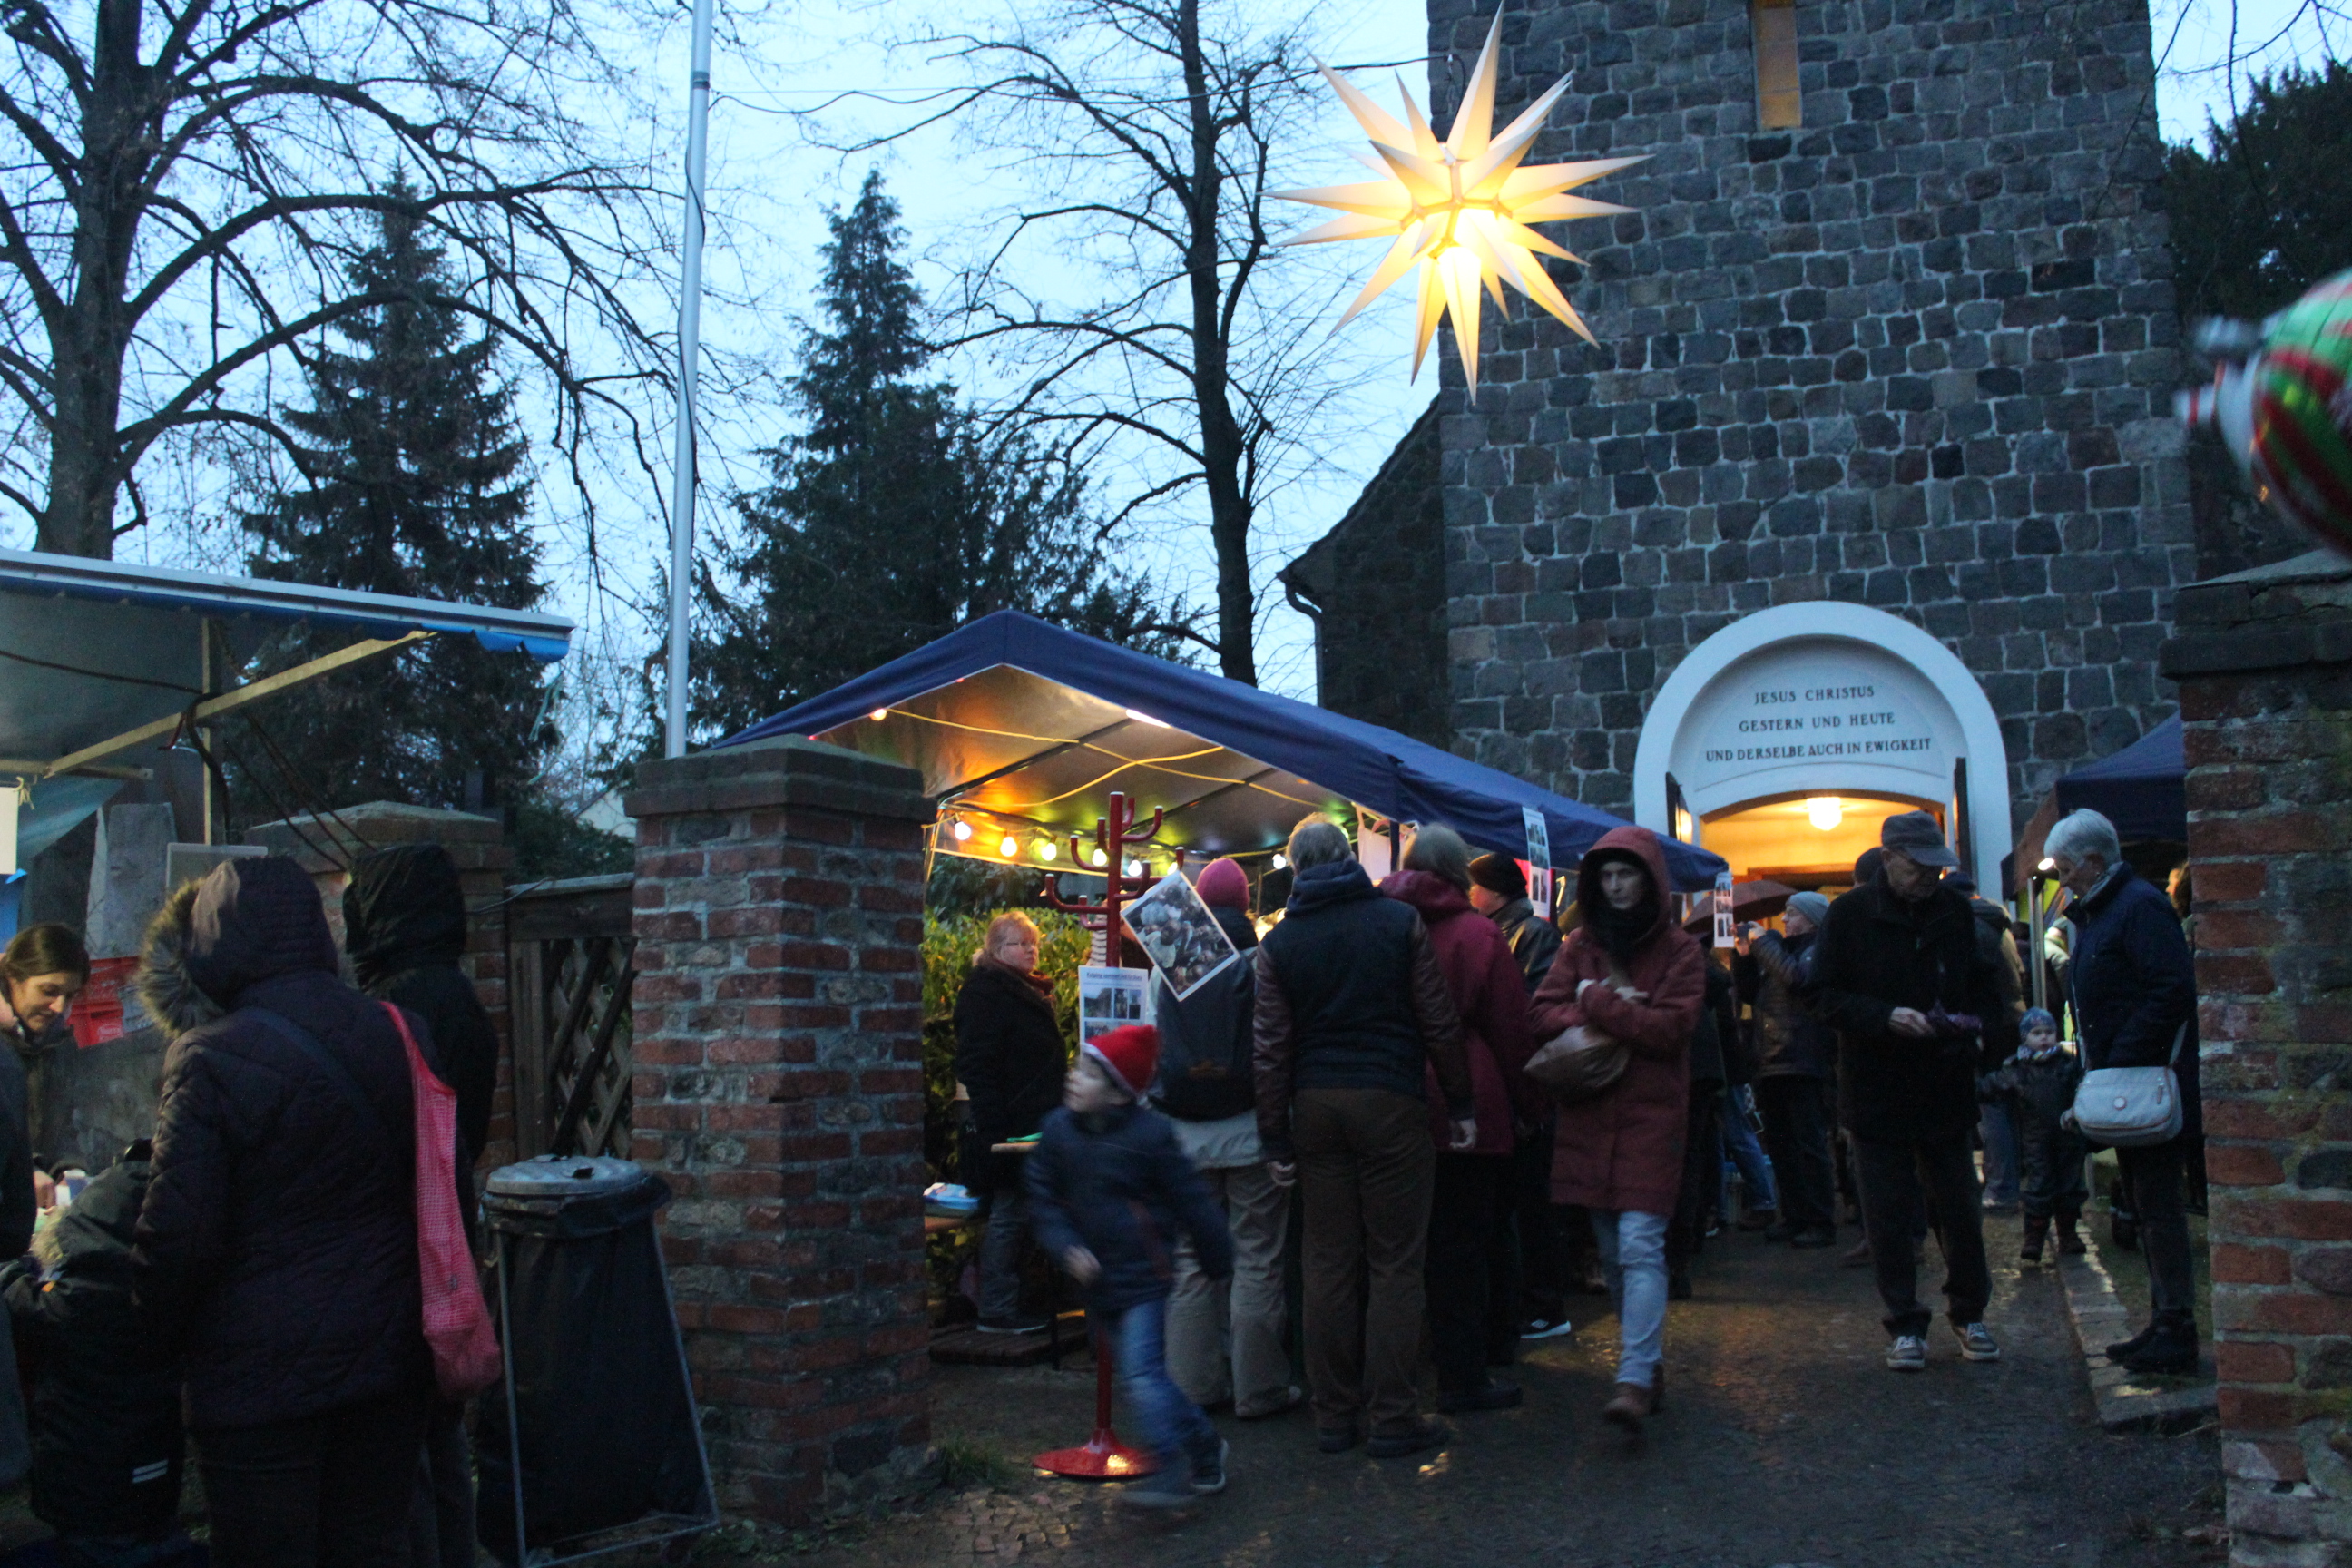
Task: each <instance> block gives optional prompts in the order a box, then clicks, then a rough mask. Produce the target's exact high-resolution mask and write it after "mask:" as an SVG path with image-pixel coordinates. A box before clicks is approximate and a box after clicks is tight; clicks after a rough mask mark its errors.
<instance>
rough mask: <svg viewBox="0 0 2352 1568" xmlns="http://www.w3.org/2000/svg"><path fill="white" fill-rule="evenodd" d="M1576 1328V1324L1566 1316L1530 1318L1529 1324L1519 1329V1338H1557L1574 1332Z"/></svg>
mask: <svg viewBox="0 0 2352 1568" xmlns="http://www.w3.org/2000/svg"><path fill="white" fill-rule="evenodd" d="M1575 1330H1576V1325H1575V1324H1574V1323H1571V1322H1570V1321H1568V1320H1567V1319H1566V1318H1529V1319H1528V1321H1527V1326H1526V1327H1525V1328H1523V1329H1521V1330H1520V1331H1519V1338H1521V1339H1523V1340H1556V1339H1559V1337H1560V1336H1561V1335H1563V1334H1568V1333H1573V1332H1574V1331H1575Z"/></svg>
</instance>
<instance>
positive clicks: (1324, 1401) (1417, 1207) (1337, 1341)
mask: <svg viewBox="0 0 2352 1568" xmlns="http://www.w3.org/2000/svg"><path fill="white" fill-rule="evenodd" d="M1291 1142H1292V1145H1293V1146H1294V1147H1295V1148H1296V1150H1297V1154H1298V1185H1299V1190H1300V1193H1301V1194H1302V1195H1303V1197H1304V1199H1305V1208H1306V1214H1305V1216H1304V1217H1305V1221H1306V1235H1305V1237H1304V1238H1303V1262H1304V1266H1305V1273H1306V1303H1305V1305H1306V1321H1305V1325H1304V1326H1305V1329H1306V1337H1307V1384H1308V1387H1309V1388H1310V1389H1311V1390H1312V1391H1313V1394H1314V1401H1315V1425H1316V1426H1318V1428H1320V1429H1322V1430H1324V1431H1338V1430H1344V1429H1347V1428H1350V1427H1354V1426H1357V1425H1358V1424H1359V1422H1360V1421H1369V1424H1370V1430H1371V1431H1372V1432H1373V1433H1374V1434H1376V1435H1377V1434H1381V1433H1384V1432H1395V1431H1399V1430H1402V1429H1403V1428H1406V1427H1409V1426H1412V1423H1413V1422H1414V1421H1415V1420H1417V1419H1418V1418H1419V1416H1420V1415H1421V1399H1420V1393H1419V1390H1418V1389H1417V1387H1416V1385H1415V1375H1414V1374H1415V1373H1416V1371H1417V1369H1418V1365H1419V1363H1420V1359H1421V1318H1422V1306H1423V1293H1422V1292H1423V1287H1422V1260H1423V1254H1424V1252H1425V1251H1426V1249H1427V1247H1428V1242H1429V1199H1430V1191H1431V1186H1432V1184H1433V1176H1434V1173H1435V1171H1436V1165H1437V1151H1436V1148H1435V1146H1434V1145H1433V1144H1432V1143H1431V1142H1430V1137H1429V1107H1428V1106H1427V1105H1426V1104H1425V1103H1424V1102H1423V1101H1422V1100H1420V1099H1418V1098H1416V1097H1408V1096H1405V1095H1402V1094H1392V1093H1390V1092H1389V1091H1387V1090H1385V1089H1301V1090H1299V1091H1298V1096H1297V1100H1296V1101H1295V1102H1294V1103H1293V1105H1292V1109H1291ZM1367 1286H1369V1289H1367V1288H1366V1287H1367Z"/></svg>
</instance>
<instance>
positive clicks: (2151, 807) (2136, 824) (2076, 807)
mask: <svg viewBox="0 0 2352 1568" xmlns="http://www.w3.org/2000/svg"><path fill="white" fill-rule="evenodd" d="M2188 774H2189V763H2188V759H2187V757H2186V755H2185V754H2184V752H2183V751H2182V747H2181V730H2180V719H2179V715H2178V714H2176V715H2174V716H2173V717H2172V718H2169V719H2167V720H2166V721H2164V722H2163V723H2161V724H2158V726H2157V727H2156V728H2155V729H2153V730H2150V731H2148V732H2147V734H2145V735H2142V736H2141V737H2140V738H2139V739H2138V740H2137V741H2134V742H2132V743H2131V744H2130V745H2128V746H2126V747H2125V748H2124V749H2123V750H2122V751H2120V752H2116V753H2115V754H2114V755H2113V756H2108V757H2102V758H2100V759H2099V760H2098V761H2097V762H2095V763H2092V764H2091V765H2090V766H2089V767H2086V768H2077V769H2075V770H2074V772H2073V773H2068V774H2066V775H2065V776H2064V777H2063V778H2061V779H2060V780H2059V781H2058V786H2057V792H2056V793H2057V796H2058V810H2059V811H2060V813H2061V814H2063V813H2065V812H2070V811H2082V810H2084V809H2086V808H2087V809H2089V810H2092V811H2095V812H2097V813H2099V814H2100V815H2101V816H2105V818H2106V819H2107V820H2108V821H2110V822H2112V823H2114V824H2115V825H2116V836H2117V837H2120V838H2122V839H2123V840H2124V842H2126V843H2127V844H2128V843H2131V842H2134V841H2135V840H2144V839H2151V838H2155V839H2162V840H2165V841H2166V842H2168V843H2172V844H2183V843H2186V842H2188V838H2189V790H2188V783H2187V780H2188Z"/></svg>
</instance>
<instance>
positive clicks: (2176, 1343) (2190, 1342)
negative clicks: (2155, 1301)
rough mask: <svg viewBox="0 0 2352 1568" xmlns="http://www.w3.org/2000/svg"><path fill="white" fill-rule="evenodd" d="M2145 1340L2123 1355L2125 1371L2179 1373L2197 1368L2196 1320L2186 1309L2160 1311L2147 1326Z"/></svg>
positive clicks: (2193, 1370)
mask: <svg viewBox="0 0 2352 1568" xmlns="http://www.w3.org/2000/svg"><path fill="white" fill-rule="evenodd" d="M2149 1326H2150V1328H2152V1329H2153V1330H2154V1332H2152V1333H2150V1334H2149V1335H2148V1337H2147V1343H2146V1344H2143V1345H2142V1346H2140V1347H2139V1349H2137V1350H2136V1351H2133V1352H2130V1353H2129V1354H2127V1355H2126V1356H2125V1357H2124V1358H2123V1364H2124V1367H2125V1369H2126V1370H2127V1371H2130V1372H2137V1373H2185V1372H2195V1371H2196V1370H2197V1320H2196V1318H2195V1317H2194V1316H2193V1315H2192V1314H2190V1313H2188V1312H2179V1311H2172V1312H2160V1313H2158V1315H2157V1320H2156V1321H2155V1322H2154V1323H2152V1324H2151V1325H2149Z"/></svg>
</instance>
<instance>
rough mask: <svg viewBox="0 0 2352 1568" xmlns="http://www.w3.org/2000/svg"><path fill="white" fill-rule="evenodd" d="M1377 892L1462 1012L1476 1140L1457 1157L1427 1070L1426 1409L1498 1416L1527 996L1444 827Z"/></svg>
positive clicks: (1509, 1310)
mask: <svg viewBox="0 0 2352 1568" xmlns="http://www.w3.org/2000/svg"><path fill="white" fill-rule="evenodd" d="M1381 892H1383V893H1385V894H1387V895H1388V896H1389V897H1390V898H1391V899H1395V900H1399V901H1400V902H1402V903H1407V904H1411V905H1412V907H1413V910H1415V911H1416V912H1417V913H1419V914H1420V916H1421V923H1422V924H1423V925H1424V926H1426V927H1427V928H1428V929H1429V942H1430V945H1431V946H1432V947H1433V948H1434V949H1436V952H1437V967H1438V969H1439V970H1440V971H1442V972H1443V973H1444V976H1445V989H1446V990H1447V991H1448V992H1449V993H1451V994H1452V995H1453V997H1454V1006H1455V1007H1456V1008H1457V1009H1458V1010H1459V1011H1460V1012H1461V1014H1462V1032H1463V1046H1464V1047H1465V1050H1466V1051H1467V1053H1468V1055H1469V1058H1470V1084H1471V1089H1472V1092H1473V1096H1474V1099H1475V1103H1476V1105H1477V1113H1478V1135H1477V1139H1476V1141H1475V1142H1473V1143H1472V1144H1471V1146H1470V1147H1469V1148H1467V1149H1463V1150H1456V1149H1455V1148H1454V1143H1453V1127H1452V1124H1451V1122H1449V1121H1448V1120H1447V1117H1446V1104H1445V1096H1444V1093H1443V1092H1442V1091H1441V1090H1440V1089H1439V1088H1438V1086H1437V1072H1436V1069H1435V1068H1431V1069H1429V1070H1428V1075H1427V1076H1428V1087H1427V1090H1426V1092H1427V1095H1428V1098H1429V1104H1430V1121H1429V1127H1430V1138H1431V1141H1432V1142H1434V1143H1435V1144H1436V1145H1437V1175H1436V1179H1435V1183H1434V1185H1433V1190H1432V1194H1431V1198H1430V1207H1429V1256H1428V1258H1427V1261H1426V1264H1425V1265H1424V1268H1425V1271H1426V1272H1425V1275H1424V1278H1425V1279H1426V1280H1427V1285H1428V1301H1429V1334H1430V1343H1431V1346H1432V1347H1433V1350H1434V1352H1435V1355H1436V1361H1437V1407H1438V1409H1440V1410H1443V1411H1445V1412H1447V1413H1448V1414H1458V1413H1460V1412H1464V1411H1471V1410H1507V1409H1509V1408H1510V1407H1511V1406H1513V1405H1517V1404H1518V1403H1519V1390H1518V1386H1517V1384H1510V1383H1498V1382H1496V1381H1495V1379H1494V1378H1493V1377H1492V1376H1491V1375H1490V1373H1488V1371H1487V1368H1488V1366H1489V1364H1490V1363H1491V1362H1493V1361H1494V1360H1496V1359H1497V1358H1502V1359H1507V1357H1508V1354H1509V1352H1511V1351H1513V1350H1514V1349H1515V1348H1516V1347H1517V1343H1518V1303H1517V1301H1516V1300H1511V1301H1507V1302H1505V1303H1502V1310H1499V1311H1498V1310H1492V1309H1493V1308H1494V1307H1495V1306H1496V1303H1495V1302H1494V1300H1493V1276H1494V1273H1495V1263H1496V1258H1495V1256H1494V1253H1495V1249H1496V1242H1497V1240H1498V1239H1501V1238H1502V1237H1503V1230H1502V1227H1503V1226H1504V1224H1505V1222H1506V1220H1507V1216H1508V1215H1509V1214H1510V1205H1511V1197H1512V1191H1511V1183H1510V1170H1511V1150H1512V1147H1513V1145H1514V1142H1515V1137H1516V1132H1517V1128H1519V1127H1520V1126H1523V1125H1532V1124H1533V1123H1534V1121H1535V1120H1536V1119H1537V1117H1538V1116H1539V1115H1540V1114H1541V1113H1542V1110H1543V1104H1542V1100H1541V1099H1540V1097H1539V1095H1538V1093H1537V1091H1536V1090H1535V1089H1534V1087H1533V1086H1532V1085H1531V1084H1529V1083H1528V1078H1527V1074H1526V1073H1525V1072H1524V1071H1523V1070H1522V1069H1523V1068H1525V1067H1526V1066H1527V1060H1528V1056H1529V1054H1530V1053H1531V1052H1532V1051H1533V1049H1534V1041H1533V1038H1532V1037H1530V1036H1529V1035H1528V986H1527V981H1526V979H1525V978H1524V977H1523V976H1522V975H1521V973H1520V971H1519V966H1518V961H1517V960H1516V959H1514V958H1513V957H1512V956H1511V944H1510V942H1509V939H1507V938H1506V937H1505V936H1504V935H1503V932H1502V928H1501V927H1499V926H1497V925H1496V924H1495V922H1494V921H1490V920H1488V919H1487V918H1486V916H1484V915H1482V914H1480V913H1479V912H1478V911H1477V910H1475V909H1474V908H1472V907H1471V903H1470V897H1469V894H1470V847H1469V846H1468V845H1467V844H1465V843H1464V842H1463V841H1462V836H1461V835H1460V834H1458V833H1455V832H1454V830H1453V829H1452V828H1450V827H1435V826H1432V827H1424V828H1423V829H1422V830H1421V831H1420V832H1419V833H1417V834H1415V835H1414V836H1413V840H1412V847H1410V848H1409V849H1407V850H1406V851H1405V857H1404V869H1403V870H1402V871H1399V872H1398V873H1397V874H1396V875H1394V876H1392V877H1391V878H1389V879H1387V880H1386V881H1383V882H1382V883H1381Z"/></svg>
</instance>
